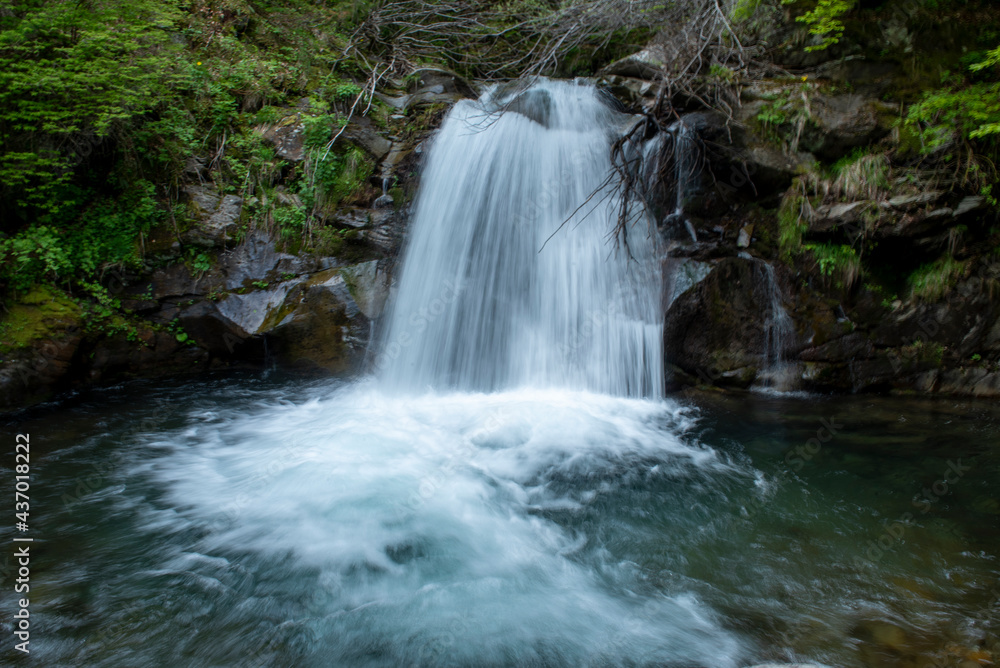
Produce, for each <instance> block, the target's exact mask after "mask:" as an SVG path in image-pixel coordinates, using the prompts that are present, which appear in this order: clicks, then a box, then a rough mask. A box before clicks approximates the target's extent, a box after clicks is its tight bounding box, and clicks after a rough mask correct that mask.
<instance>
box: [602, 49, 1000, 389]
mask: <svg viewBox="0 0 1000 668" xmlns="http://www.w3.org/2000/svg"><path fill="white" fill-rule="evenodd" d="M661 60H662V59H658V58H657V56H656V54H655V53H652V52H642V53H639V54H636V55H634V56H631V57H629V58H625V59H623V60H621V61H619V62H617V63H615V64H613V65H612V66H610V67H608V68H607V69H606V70H605V72H604V73H603V75H602V78H601V79H600V82H601V83H602V84H603V85H604V86H605V87H606V89H607V90H608V91H609V92H610V93H611V94H614V95H616V96H617V97H618V99H619V100H620V102H621V103H622V105H623V106H624V107H625V108H626V109H632V110H635V111H640V110H647V111H648V110H649V109H650V108H651V105H652V103H653V100H654V99H655V96H656V95H657V93H658V90H659V86H658V85H657V83H656V81H655V80H654V79H653V78H650V77H649V73H648V72H647V71H646V70H649V69H650V68H652V69H654V70H655V69H656V68H658V67H659V62H660V61H661ZM840 90H841V91H842V90H843V88H841V89H840ZM741 101H742V105H739V106H737V107H734V108H735V109H736V112H735V119H734V121H735V122H730V123H727V122H726V119H725V118H724V117H722V116H721V115H719V114H717V113H714V112H708V111H705V110H704V109H700V108H699V106H700V103H698V102H697V101H696V100H693V99H691V100H679V99H674V100H671V101H670V103H671V104H673V105H674V107H675V108H684V107H687V108H688V109H689V110H691V112H690V113H687V114H682V115H681V116H680V120H679V122H678V123H675V124H674V125H671V126H670V127H669V128H661V129H660V130H654V131H653V132H652V133H650V132H647V133H646V134H645V135H644V136H645V139H644V141H645V142H647V143H646V144H645V145H644V149H643V150H644V153H643V154H644V155H657V151H651V150H650V149H651V148H653V147H654V145H653V144H651V143H652V142H658V143H657V144H656V145H655V146H666V147H667V148H669V149H670V150H669V151H668V152H667V159H668V160H670V159H673V160H674V161H675V163H676V160H677V155H676V150H677V146H678V145H679V144H678V143H677V141H676V138H677V136H679V135H677V130H676V128H677V127H678V124H684V125H686V126H687V127H688V128H689V129H690V130H691V131H693V132H694V133H695V134H696V135H697V140H696V141H693V142H689V145H690V146H691V147H693V151H694V153H693V154H692V157H691V158H690V160H689V163H688V164H702V165H705V167H704V170H703V171H702V172H701V176H700V178H688V179H686V181H687V182H686V183H684V184H683V186H682V185H681V184H678V183H675V182H674V181H676V180H678V179H677V177H676V175H675V170H674V169H673V168H672V167H671V168H668V169H666V170H664V169H662V168H661V165H662V164H664V163H663V162H662V160H663V158H662V157H661V158H659V159H658V160H659V162H656V163H653V164H651V165H643V166H642V170H643V171H642V173H643V174H644V178H645V179H646V183H645V184H644V185H645V188H646V193H652V194H653V196H654V197H653V200H652V201H650V197H649V195H647V203H648V204H649V205H650V206H649V209H650V210H651V211H652V213H653V214H654V215H655V216H657V217H658V221H657V222H658V224H659V227H660V232H661V236H662V238H663V240H664V242H665V248H664V252H665V255H666V260H665V263H664V277H665V279H666V281H667V285H666V294H665V296H664V303H665V306H666V308H665V322H664V341H665V356H666V361H667V374H668V377H669V378H671V379H672V380H671V381H670V382H668V385H670V386H672V387H682V386H685V385H714V386H719V387H727V388H747V387H750V386H752V385H754V384H760V383H761V382H762V381H769V379H770V378H771V377H773V374H775V373H777V372H778V371H780V373H781V377H782V386H783V388H784V389H804V390H809V391H814V392H838V393H839V392H903V393H909V392H913V393H924V394H933V393H940V394H957V395H967V396H975V397H997V396H1000V394H998V392H997V389H996V388H997V384H998V382H1000V349H998V342H1000V321H998V318H1000V258H998V257H997V255H996V254H994V253H992V249H993V248H995V247H996V234H995V232H993V231H991V229H993V228H995V225H996V223H995V220H996V216H995V212H992V211H991V210H990V209H989V207H988V206H987V205H986V203H985V202H984V201H983V199H982V196H981V195H977V194H974V193H964V192H962V191H961V190H960V189H956V188H953V185H954V183H953V181H950V180H949V176H948V174H944V173H941V172H929V173H924V172H923V171H921V169H918V168H914V167H912V164H911V163H907V162H905V161H904V162H901V163H900V162H895V158H894V155H895V154H894V153H893V152H892V147H893V145H894V144H893V142H897V141H901V140H900V139H899V136H901V135H898V133H896V134H893V135H891V136H890V130H891V129H892V124H893V122H894V121H893V119H894V118H895V117H898V113H899V109H898V106H893V105H887V104H885V103H884V102H882V101H881V99H879V98H877V97H875V96H874V95H871V94H867V95H866V94H858V93H844V92H836V90H835V88H834V87H833V86H830V85H829V84H827V83H821V82H814V81H812V80H811V79H810V80H799V79H792V80H789V79H784V80H775V81H760V82H753V83H751V84H749V85H748V86H747V88H746V89H744V92H743V96H742V100H741ZM666 133H674V134H673V135H672V137H670V138H667V139H664V138H663V137H662V136H661V135H663V134H666ZM897 135H898V136H897ZM671 142H672V143H671ZM859 148H864V151H863V152H857V153H854V151H855V150H856V149H859ZM904 160H905V159H904ZM834 161H841V163H840V164H841V165H842V166H841V167H838V171H837V172H833V173H834V176H830V173H831V171H832V170H830V169H829V166H830V164H831V163H832V162H834ZM666 164H668V166H670V163H666ZM709 172H711V174H710V176H709ZM671 179H673V180H674V181H671ZM678 189H682V190H683V193H682V196H678V195H677V191H678ZM680 200H683V205H682V207H681V210H680V212H679V213H678V211H677V209H676V207H675V205H674V202H675V201H680ZM991 238H992V240H991ZM766 266H770V267H771V268H772V270H771V271H773V273H774V275H775V276H777V281H776V284H777V287H778V291H779V293H780V295H779V297H780V301H781V303H782V305H783V308H784V309H785V311H786V315H785V317H786V318H787V323H786V324H787V325H788V327H787V330H788V331H787V332H786V333H785V334H784V335H783V336H782V337H781V338H782V341H783V346H782V350H780V351H776V350H774V349H773V347H774V332H775V329H774V324H775V323H774V315H773V300H772V298H771V297H772V296H773V295H771V296H769V295H768V294H765V293H766V292H767V291H763V290H762V288H761V281H760V278H759V276H758V271H757V270H758V269H759V268H760V267H766ZM875 272H878V273H877V274H876V275H873V273H875ZM921 272H922V273H921ZM859 274H860V278H859ZM920 286H924V287H922V288H920ZM918 288H920V289H918ZM894 293H895V294H894ZM890 295H891V296H890Z"/></svg>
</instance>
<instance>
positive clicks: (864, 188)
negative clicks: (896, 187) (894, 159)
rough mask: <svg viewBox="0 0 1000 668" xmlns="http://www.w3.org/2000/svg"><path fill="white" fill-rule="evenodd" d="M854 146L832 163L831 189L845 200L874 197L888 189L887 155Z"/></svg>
mask: <svg viewBox="0 0 1000 668" xmlns="http://www.w3.org/2000/svg"><path fill="white" fill-rule="evenodd" d="M868 150H869V149H864V148H856V149H854V151H853V152H852V153H851V155H850V156H847V157H845V158H841V159H840V160H838V161H837V162H836V163H834V164H833V167H832V168H831V171H832V172H833V174H834V177H835V178H834V181H833V191H834V192H835V193H836V194H839V195H840V196H842V197H844V198H846V199H847V200H851V201H853V200H858V199H876V198H878V197H879V196H880V195H881V194H882V193H884V192H886V191H887V190H888V189H889V156H887V155H886V154H885V153H868Z"/></svg>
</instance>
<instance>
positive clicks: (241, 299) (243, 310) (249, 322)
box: [216, 279, 305, 338]
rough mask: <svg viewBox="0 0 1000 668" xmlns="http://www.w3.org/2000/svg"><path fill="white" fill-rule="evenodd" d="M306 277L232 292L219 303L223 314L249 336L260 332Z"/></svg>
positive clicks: (218, 306)
mask: <svg viewBox="0 0 1000 668" xmlns="http://www.w3.org/2000/svg"><path fill="white" fill-rule="evenodd" d="M304 280H305V279H298V280H290V281H282V282H281V283H279V284H277V285H276V286H274V287H272V288H270V289H267V290H254V291H252V292H247V293H245V294H239V293H235V292H234V293H231V294H230V295H229V296H227V297H226V298H225V299H223V300H222V301H220V302H219V303H218V305H217V307H216V308H217V309H218V312H219V314H220V315H221V316H223V317H224V318H226V319H228V320H229V321H230V322H231V323H233V325H235V327H236V328H238V329H234V331H241V332H242V333H243V336H242V337H241V338H247V337H248V336H253V335H255V334H260V333H262V332H263V330H264V325H265V323H266V322H267V320H268V319H269V318H271V319H273V314H274V313H275V311H276V310H277V309H278V308H279V307H280V306H281V305H282V304H283V303H284V301H285V297H287V296H288V293H289V292H291V291H292V289H293V288H294V287H295V286H297V285H298V284H299V283H301V282H303V281H304Z"/></svg>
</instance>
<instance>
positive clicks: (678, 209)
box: [642, 120, 702, 242]
mask: <svg viewBox="0 0 1000 668" xmlns="http://www.w3.org/2000/svg"><path fill="white" fill-rule="evenodd" d="M700 151H701V147H700V146H699V144H698V133H697V132H696V131H695V129H694V128H693V127H691V125H690V124H688V123H686V122H685V121H683V120H680V121H677V122H675V123H673V124H672V125H671V126H670V127H669V128H667V129H666V131H664V132H658V133H657V134H656V135H654V136H653V137H652V138H651V139H650V140H649V141H647V142H646V143H645V145H644V146H643V149H642V165H643V173H642V179H643V181H644V188H645V196H646V199H647V201H649V202H650V203H652V202H656V203H657V207H656V208H659V213H658V215H659V216H661V217H662V218H663V227H664V228H666V229H667V232H668V235H669V236H670V237H671V238H677V237H678V235H681V230H680V228H681V227H682V226H683V228H684V231H686V232H687V234H688V236H690V237H691V240H692V241H694V242H697V241H698V234H697V232H696V231H695V229H694V226H693V225H692V224H691V221H689V220H688V219H687V217H686V216H685V215H684V207H685V205H686V204H687V200H688V198H689V197H690V196H691V194H692V193H693V192H694V191H696V190H697V188H698V185H699V184H698V180H699V177H700V174H701V168H702V165H701V164H700V162H701V153H700ZM667 207H672V208H670V209H668V208H667Z"/></svg>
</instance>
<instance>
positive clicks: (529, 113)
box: [504, 88, 552, 127]
mask: <svg viewBox="0 0 1000 668" xmlns="http://www.w3.org/2000/svg"><path fill="white" fill-rule="evenodd" d="M504 110H505V111H508V112H513V113H516V114H521V115H522V116H526V117H528V118H530V119H531V120H533V121H535V122H536V123H538V124H539V125H543V126H545V127H548V125H549V119H550V117H551V115H552V99H551V98H550V97H549V94H548V91H545V90H539V89H537V88H533V89H531V90H528V91H525V92H523V93H521V94H520V95H518V96H516V97H515V98H514V99H513V100H511V101H510V102H508V103H507V104H506V105H504Z"/></svg>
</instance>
